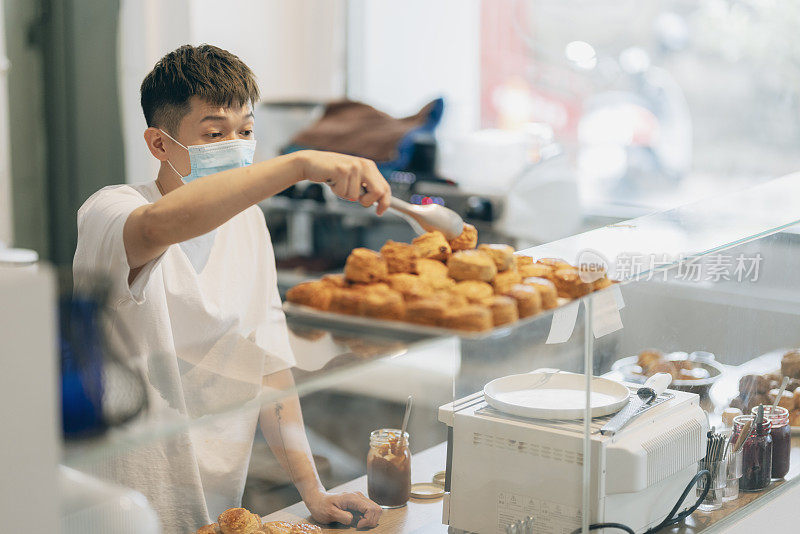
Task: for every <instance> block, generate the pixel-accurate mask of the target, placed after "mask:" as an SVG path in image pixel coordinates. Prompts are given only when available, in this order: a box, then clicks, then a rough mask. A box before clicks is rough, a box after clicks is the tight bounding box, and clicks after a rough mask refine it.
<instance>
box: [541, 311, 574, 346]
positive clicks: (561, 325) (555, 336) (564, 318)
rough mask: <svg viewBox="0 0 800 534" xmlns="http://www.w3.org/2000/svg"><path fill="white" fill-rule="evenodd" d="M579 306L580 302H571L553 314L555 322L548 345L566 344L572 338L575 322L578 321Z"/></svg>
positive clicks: (551, 326)
mask: <svg viewBox="0 0 800 534" xmlns="http://www.w3.org/2000/svg"><path fill="white" fill-rule="evenodd" d="M579 304H580V302H579V301H575V302H570V303H569V304H567V305H565V306H562V307H560V308H558V309H557V310H556V311H554V312H553V322H552V323H551V325H550V334H549V335H548V336H547V341H546V343H548V344H553V343H564V342H566V341H567V340H568V339H569V338H570V337H571V336H572V331H573V330H574V329H575V321H576V320H577V319H578V305H579Z"/></svg>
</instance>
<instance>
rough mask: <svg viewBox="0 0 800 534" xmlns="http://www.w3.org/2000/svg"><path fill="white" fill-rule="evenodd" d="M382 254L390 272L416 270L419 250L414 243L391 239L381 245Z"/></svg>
mask: <svg viewBox="0 0 800 534" xmlns="http://www.w3.org/2000/svg"><path fill="white" fill-rule="evenodd" d="M381 256H383V259H384V260H386V267H387V269H388V270H389V274H392V273H414V272H416V269H417V260H418V259H419V250H418V249H417V247H415V246H414V245H410V244H408V243H398V242H397V241H391V240H390V241H387V242H386V244H385V245H383V247H381Z"/></svg>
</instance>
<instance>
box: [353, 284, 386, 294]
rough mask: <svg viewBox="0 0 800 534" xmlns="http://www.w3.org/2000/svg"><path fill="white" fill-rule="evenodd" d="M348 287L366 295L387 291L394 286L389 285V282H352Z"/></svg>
mask: <svg viewBox="0 0 800 534" xmlns="http://www.w3.org/2000/svg"><path fill="white" fill-rule="evenodd" d="M348 289H352V290H354V291H356V292H358V293H361V294H362V295H366V294H368V293H385V292H386V291H391V290H392V288H390V287H389V284H388V283H386V282H375V283H373V284H350V285H349V286H348Z"/></svg>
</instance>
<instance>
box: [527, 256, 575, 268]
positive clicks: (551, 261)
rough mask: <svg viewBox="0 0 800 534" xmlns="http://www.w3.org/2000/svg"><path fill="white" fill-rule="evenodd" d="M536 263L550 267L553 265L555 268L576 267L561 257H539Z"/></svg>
mask: <svg viewBox="0 0 800 534" xmlns="http://www.w3.org/2000/svg"><path fill="white" fill-rule="evenodd" d="M536 263H538V264H539V265H547V266H548V267H552V268H553V269H554V270H558V269H567V268H574V267H572V265H570V264H569V263H567V262H566V261H564V260H562V259H561V258H539V259H538V260H536Z"/></svg>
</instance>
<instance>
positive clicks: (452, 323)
mask: <svg viewBox="0 0 800 534" xmlns="http://www.w3.org/2000/svg"><path fill="white" fill-rule="evenodd" d="M443 326H444V327H445V328H452V329H453V330H465V331H468V332H483V331H484V330H490V329H491V328H492V326H494V323H493V321H492V312H491V311H489V308H487V307H486V306H480V305H477V304H468V305H466V306H459V307H457V308H450V309H448V310H447V312H446V314H445V316H444V324H443Z"/></svg>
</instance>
